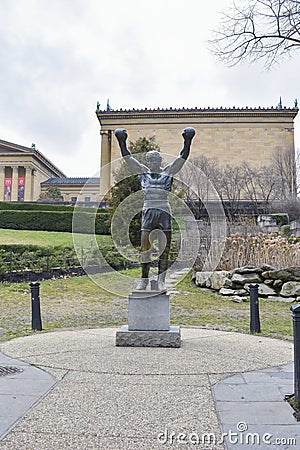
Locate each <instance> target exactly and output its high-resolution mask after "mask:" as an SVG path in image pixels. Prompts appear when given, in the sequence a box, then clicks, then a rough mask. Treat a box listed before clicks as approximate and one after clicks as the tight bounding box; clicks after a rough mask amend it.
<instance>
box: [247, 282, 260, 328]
mask: <svg viewBox="0 0 300 450" xmlns="http://www.w3.org/2000/svg"><path fill="white" fill-rule="evenodd" d="M249 289H250V331H251V333H260V320H259V308H258V306H259V305H258V284H249Z"/></svg>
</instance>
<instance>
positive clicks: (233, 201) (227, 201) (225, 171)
mask: <svg viewBox="0 0 300 450" xmlns="http://www.w3.org/2000/svg"><path fill="white" fill-rule="evenodd" d="M244 184H245V180H244V176H243V171H242V168H241V166H232V165H230V164H226V166H225V167H222V168H221V171H220V176H219V177H218V179H216V180H215V186H216V189H217V191H218V193H219V195H220V197H221V200H222V202H223V205H224V206H225V209H226V212H227V216H228V217H230V218H231V219H233V218H234V217H235V215H236V214H237V212H238V210H239V207H240V203H241V200H242V194H243V189H244Z"/></svg>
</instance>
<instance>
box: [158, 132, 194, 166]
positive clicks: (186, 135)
mask: <svg viewBox="0 0 300 450" xmlns="http://www.w3.org/2000/svg"><path fill="white" fill-rule="evenodd" d="M195 133H196V131H195V129H194V128H191V127H189V128H185V129H184V130H183V132H182V137H183V140H184V144H183V149H182V150H181V152H180V154H179V156H178V158H176V159H175V161H173V162H172V163H171V164H168V165H167V166H166V167H165V169H164V171H165V172H167V173H168V174H170V175H175V174H176V173H177V172H179V170H180V169H181V168H182V166H183V165H184V163H185V161H186V160H187V159H188V157H189V154H190V149H191V143H192V140H193V137H194V136H195Z"/></svg>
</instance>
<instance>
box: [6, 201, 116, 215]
mask: <svg viewBox="0 0 300 450" xmlns="http://www.w3.org/2000/svg"><path fill="white" fill-rule="evenodd" d="M76 209H78V210H82V211H84V212H95V208H92V207H83V206H82V207H80V208H79V207H76ZM0 210H5V211H10V210H18V211H24V210H25V211H27V210H28V211H54V212H55V211H67V212H73V211H74V206H67V205H54V204H53V203H36V202H35V203H30V202H0ZM102 212H103V213H107V212H108V211H107V209H106V208H98V209H97V213H102Z"/></svg>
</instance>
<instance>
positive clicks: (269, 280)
mask: <svg viewBox="0 0 300 450" xmlns="http://www.w3.org/2000/svg"><path fill="white" fill-rule="evenodd" d="M264 283H265V284H267V285H268V286H270V285H272V284H273V283H274V280H271V279H270V278H267V279H266V280H264Z"/></svg>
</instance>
